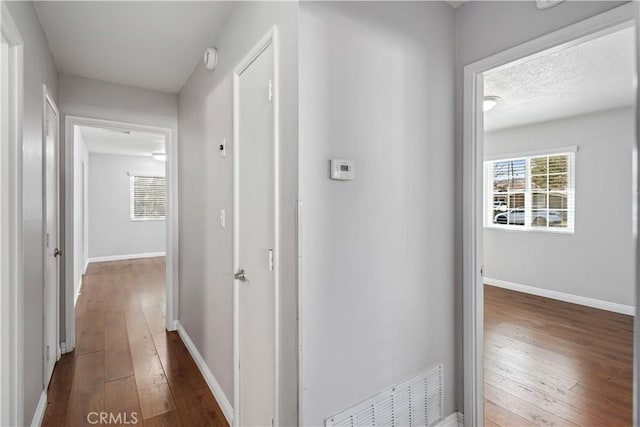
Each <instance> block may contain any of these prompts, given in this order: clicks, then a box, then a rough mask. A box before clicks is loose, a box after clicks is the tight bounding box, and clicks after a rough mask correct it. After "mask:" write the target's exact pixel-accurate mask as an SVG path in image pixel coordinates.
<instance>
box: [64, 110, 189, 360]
mask: <svg viewBox="0 0 640 427" xmlns="http://www.w3.org/2000/svg"><path fill="white" fill-rule="evenodd" d="M74 126H91V127H99V128H110V129H121V130H130V131H138V132H147V133H157V134H161V135H163V136H164V137H165V144H166V151H167V161H166V162H165V175H166V177H167V215H168V217H169V218H168V220H167V221H166V227H167V232H166V239H167V241H166V251H167V252H166V257H167V262H166V280H165V286H166V304H167V306H166V328H167V330H169V331H175V330H176V329H175V324H174V321H175V320H176V319H177V318H178V289H179V287H178V279H179V277H178V259H179V246H178V235H179V223H178V144H177V135H175V133H174V132H173V130H172V129H170V128H163V127H158V126H148V125H142V124H136V123H127V122H121V121H113V120H103V119H96V118H90V117H82V116H71V115H67V116H65V138H64V139H65V155H66V158H65V164H67V165H73V160H74V154H73V145H74V144H73V139H74V133H73V127H74ZM73 181H74V176H73V168H67V173H66V183H65V189H66V192H65V194H66V200H65V212H66V215H65V236H64V238H65V252H66V255H67V257H66V258H67V260H66V264H65V265H66V268H65V270H66V271H67V272H70V273H67V274H66V277H65V295H67V297H66V298H65V299H66V300H65V308H66V310H65V314H66V319H65V323H66V328H65V330H66V342H67V346H68V348H67V350H68V351H72V350H73V348H74V347H75V318H74V309H73V304H74V302H73V292H72V291H70V290H71V289H72V287H73V286H74V285H75V283H74V279H73V271H74V270H73V260H74V256H73V253H74V248H73V234H74V230H73V221H74V218H73V215H74V209H73V204H74V200H73V199H74V198H73V194H74V191H73ZM89 262H90V259H89V260H87V264H88V263H89Z"/></svg>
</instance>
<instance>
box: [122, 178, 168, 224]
mask: <svg viewBox="0 0 640 427" xmlns="http://www.w3.org/2000/svg"><path fill="white" fill-rule="evenodd" d="M128 175H129V221H132V222H139V221H142V222H147V221H165V220H166V219H167V215H166V212H167V211H166V210H167V206H168V204H167V200H166V197H167V192H166V178H165V176H164V175H157V174H152V173H142V172H135V173H134V172H129V174H128ZM136 177H143V178H162V179H164V180H165V216H163V217H145V218H137V217H136V216H135V213H134V203H135V202H134V197H135V195H134V192H133V181H134V179H135V178H136Z"/></svg>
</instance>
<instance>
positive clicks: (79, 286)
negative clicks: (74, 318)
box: [65, 277, 82, 353]
mask: <svg viewBox="0 0 640 427" xmlns="http://www.w3.org/2000/svg"><path fill="white" fill-rule="evenodd" d="M80 289H82V277H81V278H80V280H78V290H77V291H76V290H75V289H74V290H73V293H74V295H73V307H74V308H75V306H76V305H78V297H79V296H80ZM65 342H66V341H65ZM65 353H66V351H65Z"/></svg>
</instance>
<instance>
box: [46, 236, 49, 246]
mask: <svg viewBox="0 0 640 427" xmlns="http://www.w3.org/2000/svg"><path fill="white" fill-rule="evenodd" d="M46 243H47V248H48V247H49V233H47V242H46Z"/></svg>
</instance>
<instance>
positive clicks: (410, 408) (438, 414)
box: [325, 365, 444, 427]
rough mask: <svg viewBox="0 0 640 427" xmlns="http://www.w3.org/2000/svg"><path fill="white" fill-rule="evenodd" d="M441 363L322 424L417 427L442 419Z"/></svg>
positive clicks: (339, 426)
mask: <svg viewBox="0 0 640 427" xmlns="http://www.w3.org/2000/svg"><path fill="white" fill-rule="evenodd" d="M443 387H444V384H443V373H442V365H438V366H436V367H435V368H433V369H430V370H429V371H426V372H424V373H422V374H420V375H418V376H416V377H413V378H411V379H409V380H407V381H404V382H403V383H401V384H399V385H397V386H395V387H391V388H388V389H386V390H384V391H382V392H380V393H378V394H376V395H375V396H372V397H371V398H369V399H367V400H365V401H364V402H361V403H358V404H357V405H355V406H352V407H351V408H349V409H347V410H345V411H343V412H341V413H339V414H336V415H334V416H333V417H330V418H328V419H327V420H326V421H325V425H326V427H401V426H402V427H405V426H408V427H419V426H431V425H433V424H436V423H438V422H439V421H441V420H442V399H443Z"/></svg>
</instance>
